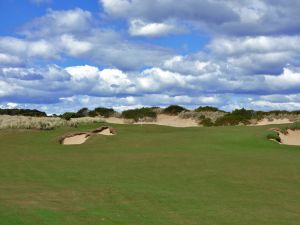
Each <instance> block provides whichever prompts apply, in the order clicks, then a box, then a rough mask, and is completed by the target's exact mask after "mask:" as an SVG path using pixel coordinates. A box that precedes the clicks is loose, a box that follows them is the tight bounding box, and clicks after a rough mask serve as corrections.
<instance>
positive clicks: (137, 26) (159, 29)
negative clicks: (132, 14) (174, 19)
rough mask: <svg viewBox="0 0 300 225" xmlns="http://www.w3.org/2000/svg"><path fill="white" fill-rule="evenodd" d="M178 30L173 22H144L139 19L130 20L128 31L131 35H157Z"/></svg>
mask: <svg viewBox="0 0 300 225" xmlns="http://www.w3.org/2000/svg"><path fill="white" fill-rule="evenodd" d="M178 32H180V30H179V28H178V27H176V26H175V25H174V24H168V23H146V22H144V21H143V20H140V19H133V20H131V21H130V27H129V33H130V34H131V35H132V36H145V37H158V36H165V35H168V34H171V33H178Z"/></svg>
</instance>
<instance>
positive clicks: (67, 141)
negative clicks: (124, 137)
mask: <svg viewBox="0 0 300 225" xmlns="http://www.w3.org/2000/svg"><path fill="white" fill-rule="evenodd" d="M99 134H100V135H115V134H116V131H115V130H114V129H113V128H110V127H101V128H98V129H95V130H92V131H89V132H85V133H79V134H73V135H68V136H65V137H62V138H61V139H60V143H61V144H63V145H81V144H83V143H84V142H86V140H87V139H89V137H91V136H94V135H99Z"/></svg>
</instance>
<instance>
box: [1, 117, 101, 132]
mask: <svg viewBox="0 0 300 225" xmlns="http://www.w3.org/2000/svg"><path fill="white" fill-rule="evenodd" d="M102 121H103V120H102V119H101V118H94V117H82V118H73V119H71V120H69V121H66V120H64V119H61V118H59V117H27V116H7V115H0V129H39V130H52V129H55V128H58V127H61V126H71V127H76V126H77V125H78V124H80V123H95V122H102Z"/></svg>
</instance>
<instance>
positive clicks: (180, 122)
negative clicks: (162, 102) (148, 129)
mask: <svg viewBox="0 0 300 225" xmlns="http://www.w3.org/2000/svg"><path fill="white" fill-rule="evenodd" d="M136 124H156V125H162V126H170V127H197V126H198V123H197V121H196V120H193V119H183V118H180V117H178V116H169V115H164V114H160V115H157V119H156V121H154V122H138V123H136Z"/></svg>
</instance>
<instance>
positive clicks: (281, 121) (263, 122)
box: [255, 118, 293, 126]
mask: <svg viewBox="0 0 300 225" xmlns="http://www.w3.org/2000/svg"><path fill="white" fill-rule="evenodd" d="M286 123H293V122H292V121H290V120H289V119H287V118H284V119H273V120H272V121H270V120H268V119H267V118H264V119H263V120H260V121H258V122H257V123H256V124H255V126H265V125H271V124H286Z"/></svg>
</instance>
